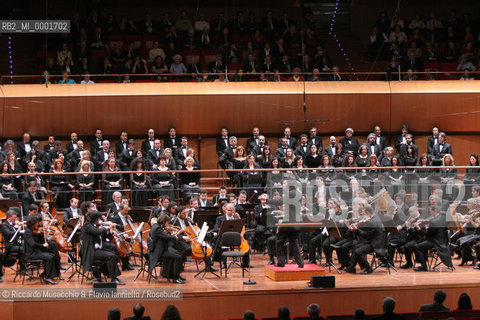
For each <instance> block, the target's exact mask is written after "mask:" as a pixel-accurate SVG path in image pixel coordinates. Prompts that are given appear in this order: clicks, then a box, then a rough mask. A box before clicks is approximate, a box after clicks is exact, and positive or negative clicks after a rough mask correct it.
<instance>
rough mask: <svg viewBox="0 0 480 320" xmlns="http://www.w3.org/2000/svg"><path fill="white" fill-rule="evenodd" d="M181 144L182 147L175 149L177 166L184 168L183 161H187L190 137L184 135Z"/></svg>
mask: <svg viewBox="0 0 480 320" xmlns="http://www.w3.org/2000/svg"><path fill="white" fill-rule="evenodd" d="M180 141H181V142H180V143H181V146H180V148H178V149H177V151H175V154H174V158H175V160H176V161H177V167H178V168H179V170H181V168H183V162H184V161H185V158H186V157H187V150H188V139H187V137H182V138H181V139H180Z"/></svg>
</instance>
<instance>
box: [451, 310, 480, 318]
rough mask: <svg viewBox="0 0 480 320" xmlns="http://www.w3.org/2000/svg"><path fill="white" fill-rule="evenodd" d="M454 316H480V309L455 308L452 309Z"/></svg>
mask: <svg viewBox="0 0 480 320" xmlns="http://www.w3.org/2000/svg"><path fill="white" fill-rule="evenodd" d="M452 317H453V318H455V319H457V320H458V319H459V318H465V319H470V318H480V310H455V311H452Z"/></svg>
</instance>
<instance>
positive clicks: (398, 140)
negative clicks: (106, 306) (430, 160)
mask: <svg viewBox="0 0 480 320" xmlns="http://www.w3.org/2000/svg"><path fill="white" fill-rule="evenodd" d="M403 137H404V136H403V135H401V134H399V135H398V136H397V137H396V138H395V149H397V151H399V150H400V146H401V145H402V142H403ZM412 143H413V144H415V139H414V138H413V136H412Z"/></svg>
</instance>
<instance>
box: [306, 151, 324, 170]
mask: <svg viewBox="0 0 480 320" xmlns="http://www.w3.org/2000/svg"><path fill="white" fill-rule="evenodd" d="M305 165H306V166H307V168H318V167H320V166H321V165H322V157H321V156H319V155H318V154H317V155H316V156H315V157H314V156H313V155H311V154H309V155H307V156H306V157H305Z"/></svg>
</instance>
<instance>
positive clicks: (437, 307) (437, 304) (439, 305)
mask: <svg viewBox="0 0 480 320" xmlns="http://www.w3.org/2000/svg"><path fill="white" fill-rule="evenodd" d="M446 298H447V294H446V293H445V292H444V291H442V290H437V291H435V294H434V295H433V303H427V304H424V305H422V306H421V307H420V312H423V311H449V310H450V309H449V308H448V307H446V306H444V305H443V302H445V299H446Z"/></svg>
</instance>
